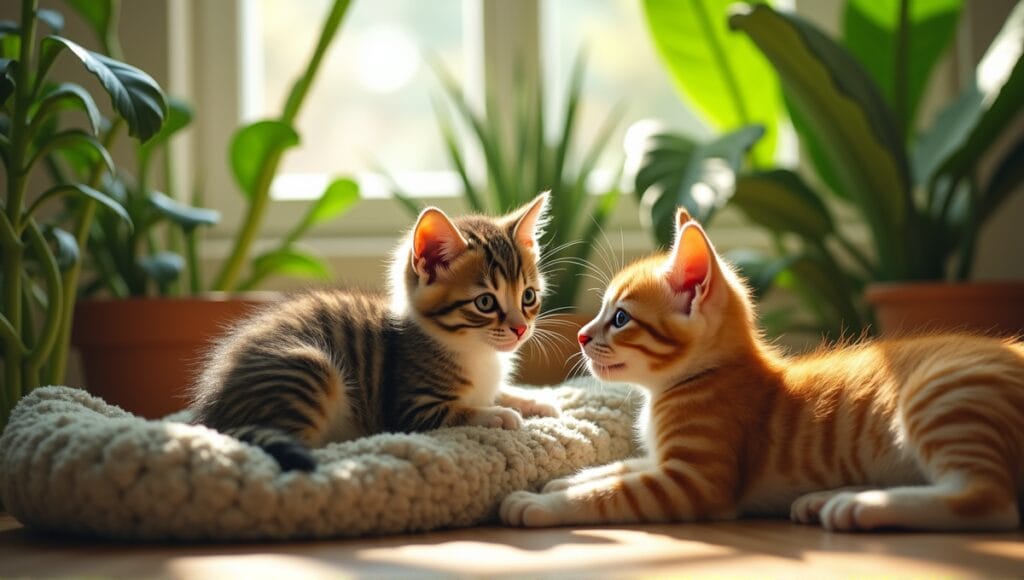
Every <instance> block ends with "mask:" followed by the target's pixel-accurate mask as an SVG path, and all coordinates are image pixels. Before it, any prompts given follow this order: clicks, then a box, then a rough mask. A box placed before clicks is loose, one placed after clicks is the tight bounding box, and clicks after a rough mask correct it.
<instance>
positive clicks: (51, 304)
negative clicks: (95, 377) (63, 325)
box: [25, 221, 64, 392]
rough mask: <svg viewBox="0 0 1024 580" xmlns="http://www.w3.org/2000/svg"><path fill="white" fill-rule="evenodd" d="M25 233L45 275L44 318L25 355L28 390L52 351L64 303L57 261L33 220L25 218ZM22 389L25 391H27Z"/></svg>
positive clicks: (35, 384)
mask: <svg viewBox="0 0 1024 580" xmlns="http://www.w3.org/2000/svg"><path fill="white" fill-rule="evenodd" d="M27 231H28V234H29V237H30V240H31V244H32V249H33V251H34V252H35V253H36V254H37V255H38V257H39V260H40V262H42V265H43V274H44V277H45V278H46V300H47V308H46V318H45V320H44V322H43V329H42V332H41V333H40V335H39V337H38V339H37V340H36V343H35V344H34V345H33V347H32V352H31V354H30V355H29V357H28V364H27V365H26V368H25V380H26V383H27V385H26V386H27V387H28V389H32V388H35V387H37V386H39V378H40V374H39V370H40V369H41V368H42V366H43V364H44V363H45V362H46V360H47V358H48V357H49V355H50V353H51V352H53V347H54V344H56V342H57V337H58V336H59V334H60V321H61V318H62V313H63V308H64V304H63V303H62V301H61V295H62V294H63V289H62V288H61V279H60V268H58V267H57V260H56V259H54V257H53V252H51V251H50V247H49V246H48V245H47V244H46V239H45V238H44V237H43V233H42V232H41V231H39V226H38V225H36V223H35V221H29V224H28V230H27ZM28 389H26V392H27V391H28Z"/></svg>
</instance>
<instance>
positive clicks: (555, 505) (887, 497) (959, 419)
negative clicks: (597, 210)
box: [501, 211, 1024, 530]
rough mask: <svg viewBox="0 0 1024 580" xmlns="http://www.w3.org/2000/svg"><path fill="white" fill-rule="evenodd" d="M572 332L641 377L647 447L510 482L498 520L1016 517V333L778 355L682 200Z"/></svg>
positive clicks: (607, 375) (615, 374) (998, 523)
mask: <svg viewBox="0 0 1024 580" xmlns="http://www.w3.org/2000/svg"><path fill="white" fill-rule="evenodd" d="M620 311H622V312H624V313H625V314H619V312H620ZM619 323H621V324H619ZM581 343H583V344H584V347H583V352H584V354H585V355H586V356H587V359H588V362H589V365H590V368H591V371H592V372H593V373H594V374H595V375H597V376H598V377H599V378H602V379H607V380H613V381H623V382H631V383H636V384H638V385H640V386H642V387H643V388H644V391H645V392H646V394H647V404H646V406H645V408H644V413H643V416H642V417H641V419H640V421H639V425H638V427H639V430H640V431H641V433H642V434H643V437H644V438H645V440H646V442H647V449H648V455H647V456H646V457H644V458H638V459H633V460H630V461H626V462H622V463H617V464H613V465H609V466H604V467H599V468H595V469H591V470H588V471H584V472H583V473H580V474H578V475H576V476H574V477H570V478H568V479H564V480H556V481H553V482H550V483H549V484H548V485H547V486H546V487H545V488H544V492H543V493H542V494H533V493H528V492H517V493H514V494H512V495H511V496H509V497H508V498H507V499H506V500H505V501H504V503H503V504H502V508H501V515H502V518H503V520H504V521H505V522H506V523H509V524H512V525H526V526H542V525H560V524H583V523H612V522H615V523H633V522H666V521H697V520H716V519H730V518H735V517H738V516H741V515H761V516H780V515H789V516H790V517H792V518H793V519H794V520H796V521H799V522H804V523H816V522H820V523H821V524H822V525H824V526H825V527H826V528H829V529H835V530H870V529H876V528H905V529H922V530H976V529H996V530H998V529H1014V528H1017V527H1018V526H1019V522H1020V513H1019V505H1020V503H1021V498H1022V497H1024V343H1022V342H1019V341H1017V340H1014V339H996V338H987V337H980V336H971V335H962V334H961V335H938V336H924V337H917V338H900V339H885V340H877V341H867V342H862V343H860V344H852V345H842V346H837V347H829V348H822V349H821V350H819V351H818V352H816V353H813V354H809V355H805V356H800V357H786V356H783V355H782V354H780V353H778V352H776V351H775V350H774V349H773V348H771V347H769V346H767V345H766V344H765V342H764V341H763V340H762V339H761V337H760V335H759V333H758V331H757V330H756V326H755V325H754V313H753V309H752V305H751V301H750V299H749V298H748V296H747V291H746V289H745V287H744V286H743V284H742V282H741V281H740V280H739V279H738V277H737V276H736V275H735V274H734V273H733V272H732V270H731V269H730V268H729V267H728V265H726V264H724V263H723V262H721V261H720V260H719V259H718V258H717V256H716V255H715V253H714V249H713V248H712V246H711V244H710V242H709V241H708V240H707V238H706V236H705V234H704V232H703V230H702V229H701V228H700V226H699V225H698V224H696V223H695V222H693V221H692V220H690V218H689V216H688V215H686V213H685V212H682V211H681V212H680V216H679V224H678V232H677V240H676V244H675V247H674V248H673V250H672V252H670V253H669V254H668V255H660V256H654V257H651V258H648V259H646V260H642V261H640V262H637V263H635V264H633V265H631V266H629V267H627V268H626V269H625V270H623V271H622V272H620V273H619V274H618V275H617V276H616V277H615V278H614V280H613V281H612V283H611V284H610V286H609V288H608V290H607V292H606V294H605V300H604V304H603V307H602V310H601V312H600V314H599V315H598V316H597V318H596V319H595V320H594V321H592V322H591V323H589V324H588V325H586V326H585V327H584V328H583V329H582V330H581Z"/></svg>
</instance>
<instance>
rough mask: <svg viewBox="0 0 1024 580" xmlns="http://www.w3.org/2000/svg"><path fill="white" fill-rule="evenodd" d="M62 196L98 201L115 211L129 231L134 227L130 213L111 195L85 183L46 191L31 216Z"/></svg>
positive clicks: (32, 209)
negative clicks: (75, 196)
mask: <svg viewBox="0 0 1024 580" xmlns="http://www.w3.org/2000/svg"><path fill="white" fill-rule="evenodd" d="M61 195H79V196H83V197H87V198H89V199H92V200H94V201H98V202H99V203H100V204H101V205H103V206H104V207H106V208H107V209H109V210H111V211H113V212H114V213H115V214H117V215H118V217H120V218H121V219H122V220H124V222H125V223H126V224H128V227H129V229H130V228H132V227H133V224H132V218H131V217H130V216H129V215H128V211H127V210H125V208H124V206H122V205H121V204H120V203H118V202H117V201H115V200H114V199H113V198H112V197H110V196H109V195H107V194H105V193H103V192H102V191H99V190H96V189H93V188H91V187H89V186H88V185H85V184H84V183H64V184H61V185H57V186H54V187H52V188H50V189H48V190H46V191H45V192H43V194H42V195H40V196H39V199H37V200H36V201H35V203H33V204H32V206H31V207H30V208H29V210H28V213H29V215H31V214H32V213H34V212H35V210H36V209H37V208H39V207H40V206H41V205H42V204H43V203H45V202H46V201H47V200H49V199H51V198H54V197H58V196H61Z"/></svg>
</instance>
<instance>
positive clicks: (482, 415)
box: [470, 407, 523, 431]
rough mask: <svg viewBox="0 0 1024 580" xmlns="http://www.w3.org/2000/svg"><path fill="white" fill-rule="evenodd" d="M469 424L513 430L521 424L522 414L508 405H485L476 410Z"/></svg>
mask: <svg viewBox="0 0 1024 580" xmlns="http://www.w3.org/2000/svg"><path fill="white" fill-rule="evenodd" d="M470 425H478V426H480V427H490V428H492V429H499V428H500V429H507V430H509V431H515V430H516V429H519V428H521V427H522V426H523V416H522V415H520V414H519V413H518V412H517V411H516V410H515V409H509V408H508V407H485V408H483V409H478V410H477V412H476V414H475V415H473V419H472V421H470Z"/></svg>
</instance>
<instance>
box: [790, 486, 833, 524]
mask: <svg viewBox="0 0 1024 580" xmlns="http://www.w3.org/2000/svg"><path fill="white" fill-rule="evenodd" d="M835 495H836V492H835V491H815V492H812V493H808V494H806V495H802V496H800V497H798V498H796V501H794V502H793V505H792V506H790V508H789V519H791V520H793V521H794V522H797V523H801V524H814V523H817V522H818V521H819V515H820V514H821V508H823V507H825V504H826V503H828V500H830V499H832V498H833V497H834V496H835Z"/></svg>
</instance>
